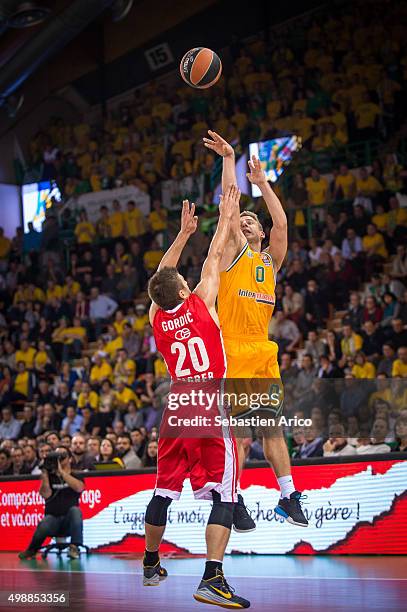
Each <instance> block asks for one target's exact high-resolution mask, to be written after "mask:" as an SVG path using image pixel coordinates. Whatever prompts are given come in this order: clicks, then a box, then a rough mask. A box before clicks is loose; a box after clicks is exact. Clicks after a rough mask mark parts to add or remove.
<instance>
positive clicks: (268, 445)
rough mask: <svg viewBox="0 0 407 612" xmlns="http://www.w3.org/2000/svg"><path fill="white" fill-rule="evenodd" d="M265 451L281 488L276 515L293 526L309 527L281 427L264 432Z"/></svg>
mask: <svg viewBox="0 0 407 612" xmlns="http://www.w3.org/2000/svg"><path fill="white" fill-rule="evenodd" d="M263 451H264V456H265V458H266V460H267V461H268V463H269V464H270V466H271V467H272V468H273V470H274V473H275V475H276V478H277V481H278V484H279V486H280V499H279V502H278V505H277V507H276V508H275V511H276V513H277V514H279V515H280V516H282V517H283V518H285V519H286V520H287V521H288V522H289V523H291V524H293V525H299V526H301V527H308V521H307V519H306V517H305V515H304V513H303V511H302V508H301V493H300V492H299V491H296V489H295V486H294V482H293V478H292V475H291V463H290V456H289V454H288V448H287V444H286V441H285V438H284V433H283V431H282V428H281V427H278V426H276V427H275V428H268V431H264V432H263Z"/></svg>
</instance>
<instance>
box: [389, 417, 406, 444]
mask: <svg viewBox="0 0 407 612" xmlns="http://www.w3.org/2000/svg"><path fill="white" fill-rule="evenodd" d="M394 431H395V434H396V442H397V444H396V446H395V447H394V448H393V449H392V450H394V451H399V452H401V453H405V452H406V450H407V416H399V417H398V419H397V420H396V424H395V428H394Z"/></svg>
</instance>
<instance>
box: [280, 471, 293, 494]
mask: <svg viewBox="0 0 407 612" xmlns="http://www.w3.org/2000/svg"><path fill="white" fill-rule="evenodd" d="M277 480H278V484H279V485H280V491H281V497H290V495H291V493H294V491H295V487H294V482H293V477H292V476H291V475H289V476H281V477H280V478H277Z"/></svg>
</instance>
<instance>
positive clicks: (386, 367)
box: [377, 342, 396, 377]
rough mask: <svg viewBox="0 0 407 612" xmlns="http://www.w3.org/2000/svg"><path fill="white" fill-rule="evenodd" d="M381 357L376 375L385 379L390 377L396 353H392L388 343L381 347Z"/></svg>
mask: <svg viewBox="0 0 407 612" xmlns="http://www.w3.org/2000/svg"><path fill="white" fill-rule="evenodd" d="M382 354H383V357H382V359H381V360H380V362H379V365H378V368H377V375H378V376H379V375H380V374H384V375H386V376H387V377H390V376H392V371H393V363H394V361H395V359H396V353H395V351H394V348H393V345H392V344H391V343H390V342H386V343H385V344H383V347H382Z"/></svg>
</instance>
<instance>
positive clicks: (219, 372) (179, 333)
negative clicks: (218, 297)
mask: <svg viewBox="0 0 407 612" xmlns="http://www.w3.org/2000/svg"><path fill="white" fill-rule="evenodd" d="M153 332H154V338H155V341H156V344H157V348H158V350H159V351H160V353H161V354H162V356H163V358H164V360H165V362H166V364H167V368H168V371H169V373H170V376H171V378H172V379H177V380H186V381H199V380H209V379H211V378H223V377H224V376H225V371H226V358H225V354H224V351H223V343H222V337H221V332H220V329H219V328H218V326H217V325H216V323H215V321H214V320H213V319H212V317H211V315H210V313H209V311H208V309H207V307H206V305H205V303H204V302H203V301H202V300H201V298H200V297H198V296H197V295H195V294H194V293H192V294H191V295H190V296H189V298H188V299H187V300H185V301H184V302H183V303H182V304H181V305H180V306H178V307H177V308H175V309H174V310H172V311H165V310H161V309H160V310H158V312H157V314H156V315H155V317H154V324H153Z"/></svg>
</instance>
